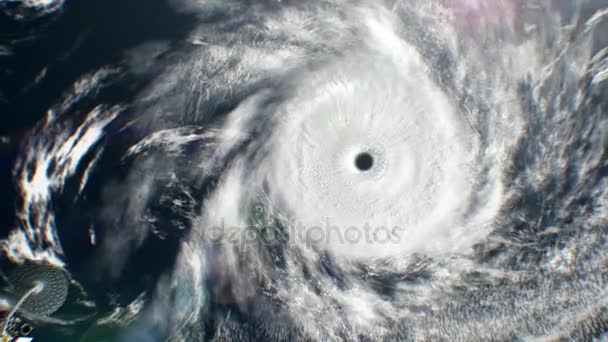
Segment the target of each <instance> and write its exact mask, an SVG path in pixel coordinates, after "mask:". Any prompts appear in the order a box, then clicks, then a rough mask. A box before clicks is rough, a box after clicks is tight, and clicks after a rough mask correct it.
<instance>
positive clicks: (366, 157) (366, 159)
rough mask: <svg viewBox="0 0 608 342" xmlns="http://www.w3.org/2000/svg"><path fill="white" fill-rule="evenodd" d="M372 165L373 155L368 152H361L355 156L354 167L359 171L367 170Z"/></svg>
mask: <svg viewBox="0 0 608 342" xmlns="http://www.w3.org/2000/svg"><path fill="white" fill-rule="evenodd" d="M373 166H374V157H373V156H372V155H371V154H369V153H368V152H361V153H359V154H357V156H356V157H355V167H356V168H357V170H359V171H361V172H365V171H369V170H370V169H371V168H372V167H373Z"/></svg>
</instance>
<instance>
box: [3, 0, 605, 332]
mask: <svg viewBox="0 0 608 342" xmlns="http://www.w3.org/2000/svg"><path fill="white" fill-rule="evenodd" d="M11 3H14V2H13V1H8V4H9V5H10V4H11ZM17 3H20V5H19V6H21V7H20V8H26V7H27V8H29V10H30V11H31V10H33V9H35V10H38V11H45V13H46V14H44V15H47V16H48V15H52V16H61V13H60V12H61V10H59V9H58V8H61V7H62V6H70V1H65V2H52V3H53V4H54V5H53V6H55V7H51V5H48V4H47V5H45V4H44V2H28V1H22V2H17ZM169 3H170V6H171V8H172V9H173V10H174V11H176V12H178V13H180V14H181V15H186V16H189V17H192V18H194V19H193V23H194V24H193V25H192V27H191V28H190V30H188V32H187V34H185V35H184V37H182V38H181V39H180V40H179V41H167V40H151V41H146V42H144V43H142V44H139V45H138V46H136V47H133V48H131V49H129V51H128V52H126V53H125V54H124V55H123V57H122V60H121V61H120V63H114V64H107V65H104V66H102V67H100V68H97V69H95V70H90V71H89V72H88V73H85V74H82V75H79V77H78V79H77V80H75V81H74V82H73V83H72V84H71V85H70V86H69V87H67V88H66V89H62V90H61V96H59V97H58V98H57V99H55V101H54V104H53V105H52V106H51V107H50V108H48V109H47V110H46V111H45V114H44V117H43V118H42V119H41V120H39V121H38V122H37V123H36V124H35V125H34V126H33V128H31V129H30V130H29V131H28V132H27V133H26V134H25V135H24V138H23V139H21V141H19V143H18V146H19V153H18V155H17V157H16V159H15V162H14V165H12V166H11V170H12V171H11V172H12V180H13V184H12V186H13V187H14V189H15V192H16V194H17V195H16V201H15V204H14V209H15V220H14V222H11V225H10V227H8V228H7V232H6V234H5V237H4V238H3V239H2V240H1V241H0V246H1V249H2V258H3V259H2V263H3V264H4V265H9V266H7V267H8V268H11V267H17V268H18V267H23V266H18V265H23V264H25V265H30V264H31V263H35V264H36V263H37V264H41V263H46V264H50V265H53V267H55V268H57V269H62V270H64V272H65V274H66V277H67V278H66V279H68V280H69V288H70V289H69V291H70V292H69V293H70V294H71V297H69V296H68V298H67V302H68V303H66V304H63V305H64V308H59V309H58V311H57V312H56V313H54V314H53V317H54V318H53V321H51V322H55V321H56V322H55V323H54V324H58V322H59V323H61V324H59V325H61V326H62V327H63V329H66V328H65V327H66V326H67V327H73V329H75V331H79V334H80V335H76V336H81V335H82V336H84V338H80V337H78V338H76V337H72V339H70V340H79V341H98V340H99V339H96V337H95V336H98V335H96V334H100V333H99V331H100V329H103V328H104V327H106V328H107V327H111V330H112V337H111V338H110V339H107V340H108V341H240V340H252V341H257V340H260V341H381V340H384V341H395V340H399V341H482V340H486V341H487V340H494V341H507V340H509V341H520V340H521V341H533V340H534V341H536V340H541V341H542V340H562V339H563V340H581V341H582V340H592V339H594V338H596V339H598V340H603V339H606V338H608V335H607V334H608V333H607V332H608V285H607V284H608V272H607V270H608V239H607V237H608V115H607V114H606V113H607V105H608V34H607V33H608V2H607V1H604V0H573V1H558V0H552V1H542V0H495V1H493V2H487V1H481V0H460V1H459V0H431V1H417V0H392V1H365V0H361V1H346V0H332V1H330V0H307V1H301V2H296V1H285V0H283V1H280V0H278V1H266V0H263V1H240V0H225V1H216V0H172V1H170V2H169ZM13 7H15V6H13ZM0 8H2V2H0ZM15 8H17V7H15ZM11 13H13V12H11ZM15 13H16V12H15ZM41 15H42V14H41ZM56 20H60V19H56ZM158 25H160V26H161V27H162V25H163V23H162V22H161V23H159V24H158ZM167 25H171V24H170V23H167ZM9 114H12V115H18V113H9ZM10 265H13V266H10ZM38 267H40V266H38ZM47 267H48V266H47ZM56 272H59V271H56ZM62 277H63V273H62ZM63 280H65V279H63ZM7 281H8V282H9V283H10V277H8V278H7ZM65 286H68V285H65ZM61 290H62V291H63V290H65V289H63V287H62V289H61ZM66 291H67V290H66ZM61 295H62V296H63V297H62V301H61V302H63V301H65V297H66V294H65V293H63V292H62V293H61ZM72 297H78V298H76V299H74V298H72ZM9 298H10V297H9ZM30 299H31V298H30ZM30 301H31V300H30ZM9 302H10V301H9ZM70 303H71V304H70ZM43 304H44V303H42V304H36V303H30V305H31V306H35V305H43ZM60 305H61V304H60ZM70 305H71V306H74V307H78V306H80V307H82V308H84V309H83V310H85V309H86V310H87V311H86V314H84V313H78V314H73V313H72V314H71V315H67V314H64V316H62V311H65V310H67V309H65V306H70ZM52 309H53V310H48V311H49V313H50V312H51V311H52V312H55V311H56V310H57V308H56V307H55V306H53V308H52ZM74 310H76V309H74ZM74 310H73V311H74ZM76 311H78V310H76ZM74 317H79V318H74ZM51 325H52V323H51ZM108 329H110V328H108ZM51 330H52V329H51ZM87 331H88V333H84V332H87ZM83 334H84V335H83ZM49 336H50V335H49ZM72 336H75V335H72ZM87 336H88V337H87ZM40 339H41V340H42V341H44V338H40Z"/></svg>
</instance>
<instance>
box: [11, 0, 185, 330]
mask: <svg viewBox="0 0 608 342" xmlns="http://www.w3.org/2000/svg"><path fill="white" fill-rule="evenodd" d="M0 9H3V10H4V11H0V45H1V46H4V47H7V48H8V50H9V51H10V52H11V53H10V54H7V55H0V137H2V140H1V141H0V189H2V190H1V192H2V196H0V236H1V237H2V238H4V237H6V236H7V234H8V232H9V231H10V230H11V229H13V227H14V225H15V222H16V217H15V212H16V211H15V207H16V206H18V205H19V198H18V196H17V194H16V185H15V183H14V181H15V179H14V175H13V170H14V165H15V161H16V158H17V157H18V156H19V155H20V148H21V146H20V144H21V143H22V142H23V139H25V138H26V137H27V135H28V133H29V132H30V131H31V130H32V129H33V128H34V126H35V125H36V124H37V123H38V122H39V121H41V120H43V119H44V118H45V116H46V112H47V110H48V108H50V107H51V106H52V105H53V104H55V103H56V102H57V101H58V99H59V98H61V96H62V94H64V93H65V92H66V90H69V88H70V86H71V85H72V84H73V83H74V82H75V81H76V80H78V79H79V78H80V77H82V75H84V74H87V73H90V72H94V71H96V70H98V69H99V68H101V67H104V66H108V65H112V66H121V65H125V64H126V63H129V55H128V51H130V50H131V49H133V48H135V47H137V46H139V45H141V44H144V43H147V42H156V41H162V42H166V43H169V44H183V39H184V37H185V36H186V35H187V33H188V32H190V30H191V29H192V28H193V25H194V24H195V18H194V16H192V15H188V14H184V13H178V12H176V11H175V9H174V8H173V7H171V6H169V4H168V3H167V1H163V0H152V1H150V0H129V1H124V0H109V1H91V0H85V1H67V2H66V3H65V4H64V6H62V7H61V8H60V9H58V10H57V11H54V12H52V13H50V14H47V15H43V16H41V17H28V16H27V13H28V12H25V13H26V16H25V18H21V19H16V18H15V13H16V12H15V10H16V9H17V6H16V5H14V4H7V3H2V2H0ZM151 59H152V57H151ZM149 79H150V75H129V76H128V77H125V78H124V79H122V80H119V81H117V82H116V84H115V85H114V86H113V87H112V89H111V90H110V91H108V92H106V93H103V94H99V98H103V99H104V100H105V101H107V102H109V103H112V102H120V101H124V100H125V99H128V98H129V97H130V96H132V95H133V94H135V93H136V92H137V91H138V90H139V89H141V87H143V86H144V85H145V84H146V82H147V81H148V80H149ZM80 110H83V109H82V108H81V109H80ZM77 114H78V113H74V115H77ZM114 133H116V134H118V133H119V132H117V131H115V132H114ZM142 133H143V131H141V130H140V131H138V132H136V134H142ZM99 174H100V175H102V174H105V175H106V179H111V178H116V179H119V178H120V171H119V170H117V169H115V168H112V166H110V167H109V169H106V170H99ZM100 177H101V176H100ZM101 181H102V182H103V179H102V180H101ZM96 195H98V194H95V193H92V194H89V196H90V198H91V200H84V201H81V203H79V204H78V206H77V207H74V204H73V203H69V202H68V203H65V207H63V208H58V209H59V212H60V214H59V216H58V219H59V221H60V222H61V223H62V224H63V226H64V227H65V228H66V229H65V230H62V236H61V239H62V240H63V243H64V244H65V246H66V256H67V260H69V261H68V262H69V264H70V268H72V269H73V271H74V273H73V275H74V276H76V277H78V278H80V279H83V280H84V282H83V283H85V284H86V283H87V280H94V282H95V283H96V284H99V283H100V282H99V280H98V279H97V278H96V276H95V275H94V274H90V272H89V269H90V266H91V264H90V263H91V262H93V261H92V260H91V258H94V257H95V255H94V254H92V253H91V249H90V248H88V245H89V242H88V239H89V236H88V234H87V230H86V229H80V228H81V227H82V226H83V225H87V224H89V223H90V221H91V220H92V219H93V216H94V214H93V213H92V212H93V211H94V209H95V208H96V206H97V202H96V199H95V198H96ZM57 205H58V207H59V206H62V205H63V203H61V202H58V204H57ZM73 232H76V233H73ZM82 232H84V233H82ZM157 247H158V246H157ZM146 250H147V251H148V252H147V255H145V256H143V257H138V258H135V260H137V261H136V263H135V264H133V265H130V268H131V270H132V271H133V272H131V276H130V277H125V278H124V279H122V280H121V281H120V283H113V284H105V285H103V286H101V287H100V288H98V289H97V290H98V292H96V291H95V286H93V288H92V289H90V290H91V292H90V293H89V294H90V295H92V296H93V297H97V299H101V302H107V299H108V298H107V293H108V291H118V292H123V293H132V294H134V295H135V296H136V295H137V294H138V293H140V292H141V291H142V289H144V288H145V287H146V286H150V284H151V282H150V279H141V278H140V275H141V274H155V273H158V272H159V270H161V269H163V268H164V267H167V265H168V264H167V260H166V258H163V257H162V254H160V255H159V253H151V252H150V251H154V250H157V248H154V246H151V247H150V248H147V249H146ZM156 258H161V259H160V260H156ZM169 259H170V258H169ZM2 262H3V264H4V263H5V262H6V261H2ZM3 268H5V267H3ZM138 270H139V271H142V273H139V272H138ZM98 286H99V285H98ZM126 297H127V298H130V296H129V295H126ZM110 309H111V308H110ZM100 310H108V308H100ZM87 325H88V323H85V324H83V325H80V326H78V327H77V328H76V329H74V328H73V327H70V328H69V329H67V328H66V329H62V328H60V329H50V330H49V329H44V327H36V328H35V329H34V332H33V335H32V336H34V337H35V341H72V340H79V339H78V336H81V335H83V334H84V332H85V331H86V330H87V329H88V327H87ZM96 334H97V335H96ZM104 334H105V335H104ZM89 335H90V336H97V337H94V338H91V337H89V339H85V340H86V341H98V340H101V337H99V336H105V338H110V339H109V340H113V337H112V336H113V335H112V332H103V331H101V332H97V333H95V332H93V333H89Z"/></svg>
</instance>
